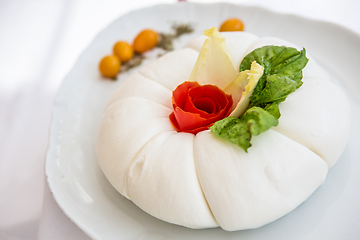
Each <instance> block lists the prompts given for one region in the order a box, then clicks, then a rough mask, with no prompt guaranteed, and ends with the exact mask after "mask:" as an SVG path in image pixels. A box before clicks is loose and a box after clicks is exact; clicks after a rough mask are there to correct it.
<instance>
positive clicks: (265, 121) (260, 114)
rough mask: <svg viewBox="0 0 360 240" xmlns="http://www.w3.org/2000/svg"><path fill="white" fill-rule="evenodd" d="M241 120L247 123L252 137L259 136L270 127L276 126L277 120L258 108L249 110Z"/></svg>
mask: <svg viewBox="0 0 360 240" xmlns="http://www.w3.org/2000/svg"><path fill="white" fill-rule="evenodd" d="M241 119H242V120H244V121H245V122H246V123H247V125H248V127H249V130H250V133H251V134H253V135H259V134H260V133H262V132H265V131H266V130H268V129H269V128H271V127H272V126H277V125H278V120H277V119H276V118H275V117H274V116H273V115H271V114H270V113H269V112H267V111H266V110H264V109H262V108H260V107H252V108H249V109H248V110H246V112H245V113H244V115H242V117H241Z"/></svg>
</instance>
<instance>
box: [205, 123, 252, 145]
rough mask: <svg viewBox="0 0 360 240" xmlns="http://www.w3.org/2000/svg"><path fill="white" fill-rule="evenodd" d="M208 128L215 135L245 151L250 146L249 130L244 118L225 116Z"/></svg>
mask: <svg viewBox="0 0 360 240" xmlns="http://www.w3.org/2000/svg"><path fill="white" fill-rule="evenodd" d="M210 130H211V132H212V133H214V134H215V135H217V136H219V137H221V138H224V139H226V140H228V141H229V142H231V143H233V144H235V145H237V146H239V147H241V148H242V149H244V151H245V152H247V149H248V148H249V147H250V146H251V143H250V140H251V134H250V130H249V127H248V125H247V123H246V122H245V121H244V120H241V119H238V118H236V117H227V118H224V119H222V120H220V121H217V122H216V123H214V125H212V126H211V127H210Z"/></svg>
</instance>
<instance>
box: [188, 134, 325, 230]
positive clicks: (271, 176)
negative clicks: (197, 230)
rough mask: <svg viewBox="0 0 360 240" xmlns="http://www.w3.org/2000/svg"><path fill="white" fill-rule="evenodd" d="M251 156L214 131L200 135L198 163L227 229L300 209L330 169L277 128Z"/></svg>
mask: <svg viewBox="0 0 360 240" xmlns="http://www.w3.org/2000/svg"><path fill="white" fill-rule="evenodd" d="M252 144H253V146H252V147H251V148H249V152H248V153H246V152H245V151H244V150H243V149H241V148H239V147H238V146H236V145H234V144H232V143H230V142H228V141H226V140H224V139H222V138H219V137H217V136H215V135H214V134H212V133H211V132H210V131H203V132H200V133H198V134H197V135H196V137H195V143H194V153H195V162H196V167H197V169H198V176H199V180H200V184H201V187H202V189H203V191H204V194H205V197H206V200H207V201H208V203H209V206H210V209H211V211H212V212H213V214H214V217H215V219H216V220H217V222H218V223H219V225H220V226H221V227H222V228H223V229H225V230H227V231H235V230H242V229H251V228H257V227H261V226H263V225H264V224H267V223H269V222H272V221H274V220H276V219H278V218H280V217H282V216H283V215H285V214H286V213H288V212H290V211H291V210H293V209H294V208H296V207H297V206H298V205H299V204H300V203H302V202H303V201H305V200H306V199H307V198H308V197H309V196H310V195H311V194H312V193H313V192H314V191H315V190H316V189H317V188H318V186H319V185H320V184H322V183H323V182H324V180H325V177H326V174H327V169H328V168H327V165H326V164H325V162H324V161H323V160H322V159H321V158H320V157H319V156H318V155H316V154H315V153H313V152H312V151H310V150H309V149H307V148H306V147H304V146H303V145H301V144H299V143H297V142H295V141H293V140H291V139H289V138H287V137H285V136H284V135H282V134H280V133H277V132H275V131H272V130H268V131H267V132H265V133H262V134H261V135H259V136H256V137H253V139H252Z"/></svg>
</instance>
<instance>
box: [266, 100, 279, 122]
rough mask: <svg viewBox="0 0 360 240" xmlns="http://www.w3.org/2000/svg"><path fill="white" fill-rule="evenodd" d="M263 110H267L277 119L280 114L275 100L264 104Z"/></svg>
mask: <svg viewBox="0 0 360 240" xmlns="http://www.w3.org/2000/svg"><path fill="white" fill-rule="evenodd" d="M264 110H265V111H267V112H269V113H270V114H271V115H273V116H274V118H276V119H279V118H280V116H281V114H280V109H279V104H278V103H277V102H273V103H269V104H266V105H265V107H264Z"/></svg>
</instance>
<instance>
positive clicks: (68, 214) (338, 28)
mask: <svg viewBox="0 0 360 240" xmlns="http://www.w3.org/2000/svg"><path fill="white" fill-rule="evenodd" d="M176 4H189V5H207V6H209V5H233V6H237V7H243V8H246V9H250V10H251V11H254V10H257V9H258V10H259V11H263V12H266V13H270V14H273V15H277V16H279V17H292V18H297V19H300V20H301V21H308V22H315V23H317V24H324V25H328V26H329V27H332V28H336V31H343V33H345V34H348V35H350V36H351V37H352V38H357V40H358V42H359V43H360V34H359V33H357V32H355V31H354V30H352V29H350V28H347V27H345V26H342V25H340V24H337V23H333V22H328V21H325V20H318V19H311V18H307V17H304V16H300V15H298V14H294V13H282V12H276V11H273V10H270V9H267V8H265V7H262V6H257V5H244V4H241V3H239V4H236V3H229V2H218V3H196V2H180V3H179V2H178V3H162V4H156V5H152V6H148V7H144V8H139V9H135V10H132V11H129V12H128V13H126V14H123V15H120V16H118V17H117V18H116V19H115V20H113V21H112V22H111V23H110V24H108V25H107V26H105V27H104V28H103V29H102V30H101V31H99V32H98V33H97V34H96V36H95V37H94V38H93V39H92V40H91V41H90V43H89V44H88V45H87V46H86V47H85V48H84V50H83V51H82V52H81V53H80V54H79V56H78V57H77V59H76V61H75V63H74V64H73V66H72V68H71V69H70V70H69V72H68V73H67V74H66V76H65V77H64V78H63V80H62V82H61V85H60V86H59V88H58V90H57V93H56V96H55V98H54V101H53V106H52V110H51V120H50V125H49V133H48V147H47V150H46V155H45V163H44V165H45V168H44V172H45V178H46V184H47V186H48V188H49V190H50V193H51V197H52V198H53V199H54V200H55V202H56V204H57V206H58V207H59V209H60V210H61V212H62V213H63V214H64V215H65V216H66V217H67V218H68V219H69V220H70V221H71V222H72V223H73V224H74V225H75V226H76V227H77V228H79V229H80V230H81V231H82V232H83V233H84V234H86V235H87V236H88V237H90V238H91V239H98V238H97V236H96V234H93V232H92V231H88V229H86V227H85V226H83V223H81V222H79V221H78V220H77V219H74V217H73V216H72V213H71V211H68V210H67V209H66V207H65V206H64V205H63V203H62V202H61V200H60V199H59V195H58V194H60V193H58V192H57V190H55V188H56V186H55V185H56V183H52V181H51V177H50V175H51V172H50V165H51V164H53V163H52V162H53V159H52V156H51V155H52V153H53V151H54V150H53V148H54V146H58V142H56V141H55V140H53V139H52V136H53V135H54V134H55V133H56V131H55V128H56V125H57V124H56V123H57V119H56V118H55V115H56V113H55V112H56V111H57V105H58V104H59V103H61V104H62V102H61V101H59V98H60V96H61V93H62V90H63V89H64V85H65V84H66V82H67V79H68V78H69V76H71V74H72V72H73V70H74V67H75V66H76V64H77V63H78V62H79V61H81V60H82V58H83V57H84V55H85V53H86V52H87V51H88V49H89V48H90V47H91V46H92V45H94V43H95V42H96V39H98V38H99V37H100V35H101V34H102V33H103V32H104V31H106V29H108V28H109V27H110V26H111V25H112V24H114V23H115V22H117V21H119V20H120V19H121V18H126V17H127V16H128V15H130V14H133V13H136V12H139V11H144V10H147V9H151V8H159V7H164V6H173V5H176ZM53 184H54V185H53Z"/></svg>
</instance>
